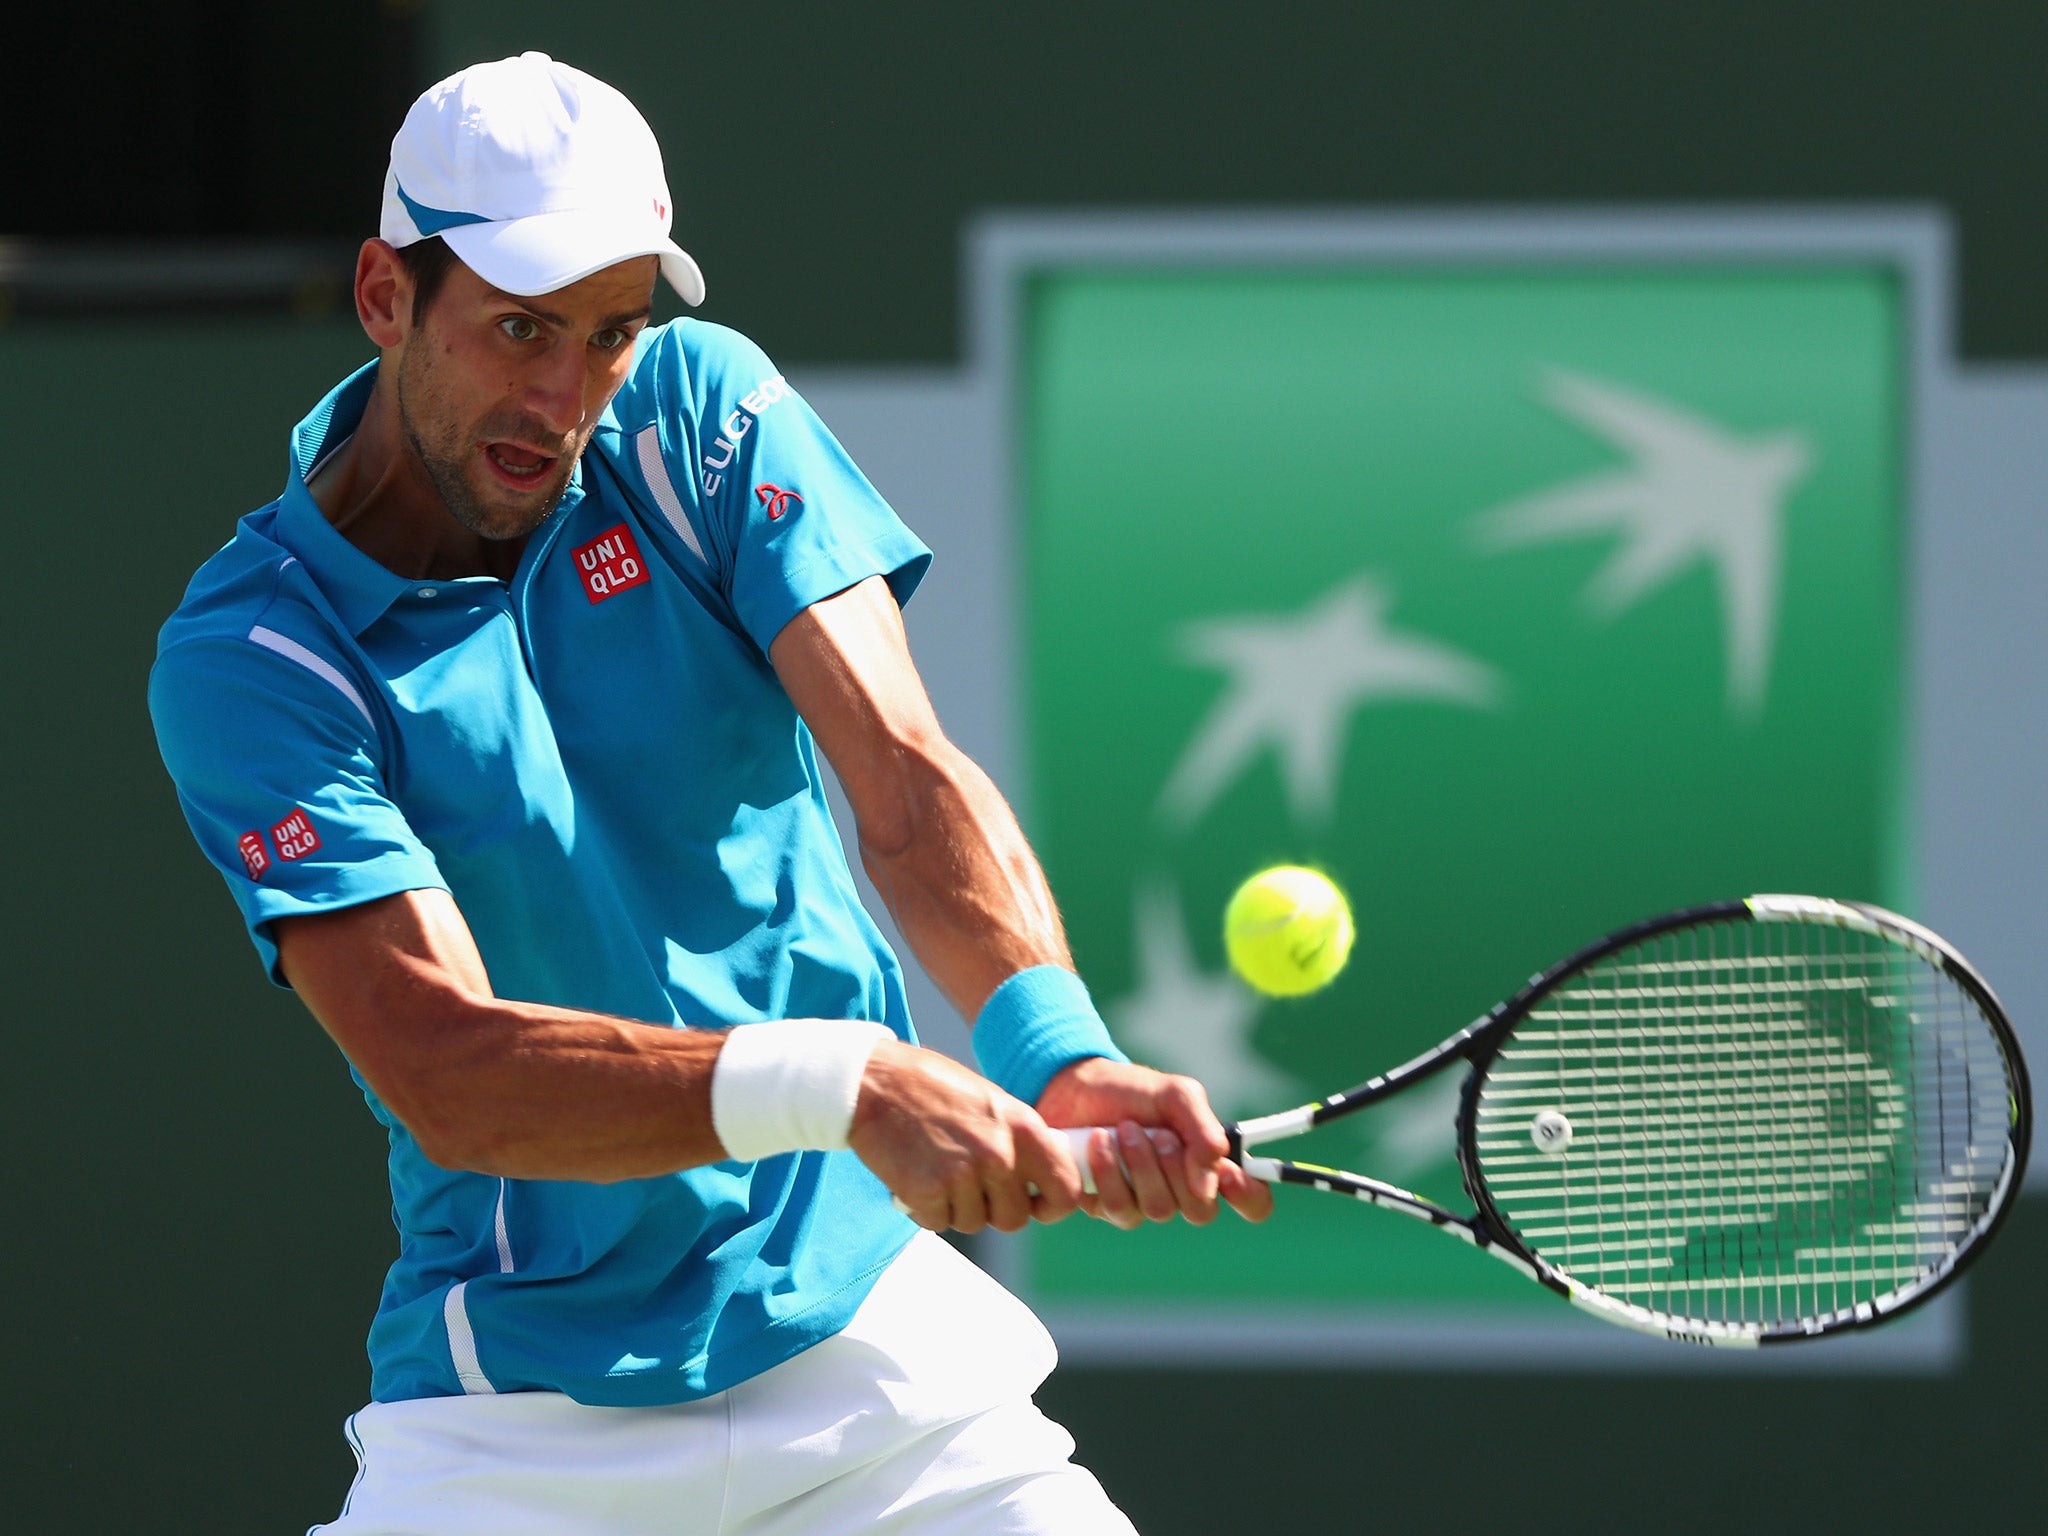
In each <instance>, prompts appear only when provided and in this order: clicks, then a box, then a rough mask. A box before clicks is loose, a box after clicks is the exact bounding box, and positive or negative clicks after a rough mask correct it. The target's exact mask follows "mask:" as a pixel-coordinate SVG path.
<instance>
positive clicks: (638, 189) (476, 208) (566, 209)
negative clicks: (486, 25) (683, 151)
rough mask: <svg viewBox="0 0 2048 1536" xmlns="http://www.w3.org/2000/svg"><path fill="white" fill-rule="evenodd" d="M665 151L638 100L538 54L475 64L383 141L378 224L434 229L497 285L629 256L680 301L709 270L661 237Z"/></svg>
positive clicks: (579, 271)
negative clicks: (652, 269) (387, 156)
mask: <svg viewBox="0 0 2048 1536" xmlns="http://www.w3.org/2000/svg"><path fill="white" fill-rule="evenodd" d="M672 222H673V221H672V219H671V217H670V204H669V196H668V182H667V181H666V180H664V179H663V176H662V171H661V147H660V146H659V145H658V144H656V143H655V142H654V132H653V130H652V129H650V128H649V127H648V126H647V121H646V119H645V118H643V117H641V115H640V114H639V112H638V111H637V110H635V108H634V106H633V103H631V102H630V101H628V100H626V98H625V97H624V96H623V95H621V94H620V93H619V92H618V91H616V90H614V89H613V88H612V87H611V86H609V85H606V84H605V83H604V82H603V81H602V80H598V79H595V78H593V77H592V76H590V75H586V74H585V73H583V71H582V70H580V69H572V68H570V67H569V66H568V65H567V64H557V63H556V62H555V61H554V60H553V59H551V58H549V57H548V56H547V55H546V54H544V53H522V54H521V55H519V57H518V58H516V59H499V60H498V61H497V62H496V63H493V64H473V65H471V66H470V67H469V68H468V69H464V70H459V71H457V72H456V73H455V74H452V75H450V76H449V77H448V78H447V79H446V80H443V81H442V82H441V83H440V84H439V85H436V86H433V87H431V88H430V89H429V90H427V91H426V92H425V94H423V95H422V96H421V97H420V99H419V100H418V101H416V102H414V103H413V104H412V110H411V111H410V112H408V113H406V115H405V123H404V125H403V126H401V127H400V128H399V130H398V136H397V137H396V138H394V139H393V140H392V141H391V170H390V172H389V173H388V174H387V175H386V176H385V178H384V217H383V222H382V225H381V227H380V228H379V231H378V233H380V234H381V235H382V236H383V237H384V238H385V239H386V240H387V241H389V242H390V243H391V244H392V245H395V246H407V245H411V244H412V243H413V242H414V241H416V240H424V239H426V238H427V237H428V236H429V235H439V236H440V237H441V238H442V239H443V240H445V241H447V242H448V245H449V247H450V249H452V250H453V251H454V252H455V254H456V255H457V256H459V257H461V258H462V260H463V262H464V263H465V264H466V265H467V266H468V267H469V269H470V270H471V271H472V272H474V273H476V274H477V276H479V277H481V278H482V279H483V280H484V281H485V282H487V283H489V284H490V285H491V286H492V287H494V288H500V289H503V290H504V291H505V292H506V293H516V294H519V295H521V296H522V297H528V298H530V297H532V296H533V295H535V294H541V293H552V292H554V291H555V290H556V289H557V288H565V287H567V286H568V285H569V284H570V283H573V282H576V281H577V280H578V279H580V278H585V277H588V276H590V274H591V273H593V272H598V271H602V270H603V269H604V268H606V267H609V266H611V265H613V264H614V263H617V262H621V261H625V260H627V259H628V258H630V257H633V256H658V257H660V258H661V275H662V276H663V277H665V278H667V279H668V281H669V286H670V287H672V288H674V289H675V291H676V292H677V293H679V294H681V295H682V296H683V299H684V302H686V303H689V304H701V303H703V302H704V274H703V273H702V272H701V271H699V270H698V268H697V263H696V262H695V261H693V260H691V259H690V257H689V255H688V253H686V252H685V251H684V250H683V248H682V247H681V246H679V245H677V244H676V243H675V241H674V240H672V239H671V238H669V230H670V228H671V226H672Z"/></svg>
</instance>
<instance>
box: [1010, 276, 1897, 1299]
mask: <svg viewBox="0 0 2048 1536" xmlns="http://www.w3.org/2000/svg"><path fill="white" fill-rule="evenodd" d="M1901 310H1902V297H1901V292H1900V285H1899V281H1898V278H1897V276H1896V274H1895V273H1894V272H1893V271H1891V270H1888V269H1886V268H1884V267H1881V266H1878V265H1874V264H1866V265H1857V264H1851V263H1844V264H1840V265H1832V266H1830V265H1815V264H1807V265H1791V264H1781V265H1777V266H1771V265H1768V264H1760V265H1730V264H1721V265H1705V264H1703V265H1701V266H1698V267H1685V266H1678V265H1673V264H1670V263H1668V262H1667V263H1665V264H1661V265H1636V266H1630V265H1625V264H1624V265H1614V264H1604V265H1603V264H1598V263H1593V262H1588V263H1586V264H1583V265H1578V266H1573V265H1569V264H1563V265H1560V264H1556V263H1553V264H1549V265H1546V266H1541V267H1529V268H1523V269H1517V268H1515V267H1513V266H1511V265H1501V266H1495V267H1489V268H1473V267H1465V268H1447V269H1438V270H1430V269H1428V268H1426V267H1413V268H1405V269H1400V268H1388V267H1384V266H1382V267H1371V266H1357V265H1354V266H1349V267H1345V266H1324V267H1317V268H1289V267H1285V266H1269V267H1258V266H1245V265H1238V266H1210V267H1203V266H1188V265H1161V266H1158V267H1154V268H1148V267H1144V266H1142V265H1128V264H1127V265H1121V266H1103V267H1092V268H1091V267H1089V266H1086V265H1076V266H1073V267H1070V268H1065V269H1060V268H1040V269H1039V270H1038V271H1037V272H1035V273H1034V274H1033V275H1032V277H1031V278H1030V280H1029V281H1028V283H1027V284H1026V285H1025V287H1024V289H1023V292H1022V296H1021V305H1020V308H1019V311H1018V320H1019V329H1018V331H1017V354H1016V368H1015V377H1016V380H1017V383H1018V386H1019V388H1020V390H1021V405H1022V410H1021V416H1020V418H1019V421H1018V431H1019V434H1020V436H1019V443H1020V463H1019V468H1020V472H1021V487H1022V508H1023V519H1022V528H1023V533H1024V551H1025V561H1026V594H1027V595H1026V607H1025V622H1026V631H1027V650H1026V656H1027V666H1028V683H1027V687H1028V723H1029V752H1030V762H1031V785H1032V797H1031V810H1032V822H1033V826H1032V831H1033V836H1034V840H1035V842H1036V844H1037V846H1038V848H1039V850H1040V851H1041V853H1042V855H1043V856H1044V858H1045V861H1046V864H1047V866H1048V868H1049V870H1050V872H1051V875H1052V879H1053V883H1054V888H1055V889H1056V891H1057V892H1058V894H1059V898H1060V902H1061V905H1062V908H1063V910H1064V912H1065V915H1066V919H1067V924H1068V929H1069V932H1070V934H1071V936H1072V940H1073V944H1074V950H1075V954H1076V957H1077V960H1078V962H1079V964H1080V966H1081V969H1082V971H1083V973H1084V975H1085V976H1086V977H1087V978H1088V980H1089V983H1090V985H1091V986H1092V987H1093V988H1094V990H1095V993H1096V996H1097V998H1098V1000H1099V1001H1100V1002H1101V1003H1102V1004H1103V1005H1104V1008H1105V1012H1106V1013H1107V1014H1108V1016H1109V1018H1110V1020H1111V1023H1112V1026H1113V1027H1114V1028H1115V1029H1116V1031H1117V1032H1118V1034H1119V1037H1120V1038H1121V1040H1122V1041H1123V1043H1124V1044H1125V1046H1126V1047H1127V1048H1128V1049H1129V1050H1130V1051H1131V1053H1132V1054H1133V1055H1134V1056H1135V1057H1137V1058H1139V1059H1141V1060H1145V1061H1149V1062H1152V1063H1154V1064H1157V1065H1160V1066H1165V1067H1171V1068H1174V1069H1177V1070H1181V1071H1186V1072H1190V1073H1192V1074H1194V1075H1196V1076H1198V1077H1200V1078H1201V1079H1203V1081H1204V1082H1206V1083H1207V1084H1208V1086H1209V1088H1210V1091H1211V1093H1212V1095H1213V1096H1214V1097H1215V1099H1216V1100H1217V1101H1218V1103H1219V1105H1220V1107H1221V1108H1222V1110H1223V1111H1224V1112H1225V1114H1226V1115H1230V1116H1239V1115H1246V1114H1253V1113H1259V1112H1264V1111H1270V1110H1274V1109H1280V1108H1285V1107H1288V1106H1289V1105H1292V1104H1294V1103H1298V1102H1301V1101H1302V1100H1305V1099H1307V1098H1310V1097H1313V1096H1315V1095H1316V1094H1318V1093H1321V1092H1327V1091H1330V1090H1333V1089H1335V1088H1339V1087H1343V1086H1347V1085H1349V1084H1350V1083H1352V1082H1354V1081H1356V1080H1357V1079H1359V1078H1361V1077H1364V1076H1367V1075H1370V1074H1371V1073H1373V1072H1376V1071H1379V1070H1382V1069H1384V1068H1386V1067H1389V1066H1392V1065H1394V1064H1395V1063H1398V1062H1400V1061H1403V1060H1406V1059H1407V1058H1408V1057H1410V1056H1411V1055H1413V1054H1415V1053H1417V1052H1419V1051H1421V1050H1422V1049H1424V1048H1426V1047H1428V1046H1429V1045H1431V1044H1433V1043H1435V1042H1436V1041H1437V1040H1439V1039H1441V1038H1442V1037H1444V1036H1445V1035H1447V1034H1449V1033H1451V1032H1452V1031H1453V1030H1454V1029H1456V1028H1458V1027H1460V1026H1462V1025H1463V1024H1465V1023H1468V1022H1470V1020H1471V1019H1472V1018H1473V1017H1475V1016H1476V1015H1477V1014H1479V1013H1480V1012H1482V1011H1483V1010H1484V1009H1485V1008H1487V1007H1488V1006H1489V1005H1491V1004H1492V1003H1493V1002H1494V1001H1496V1000H1497V999H1499V998H1500V997H1502V996H1505V995H1506V994H1507V993H1508V992H1509V991H1510V990H1512V989H1513V988H1514V987H1515V986H1516V985H1518V984H1519V983H1520V982H1521V981H1522V980H1523V979H1524V978H1526V977H1527V976H1528V975H1529V973H1531V972H1532V971H1534V970H1536V969H1538V968H1540V967H1542V966H1544V965H1546V964H1548V963H1550V962H1551V961H1553V960H1555V959H1558V958H1560V957H1561V956H1562V955H1564V954H1565V953H1566V952H1568V951H1569V950H1571V949H1573V948H1575V947H1576V946H1578V945H1579V944H1581V943H1583V942H1585V941H1587V940H1590V939H1592V938H1594V937H1597V936H1598V935H1599V934H1600V933H1602V932H1604V931H1606V930H1608V929H1611V928H1614V927H1617V926H1619V925H1621V924H1623V923H1626V922H1629V921H1632V920H1634V919H1636V918H1640V917H1644V916H1648V915H1650V914H1653V913H1656V912H1658V911H1661V910H1664V909H1667V908H1671V907H1675V906H1682V905H1686V904H1689V903H1693V902H1697V901H1702V900H1708V899H1714V898H1720V897H1726V896H1731V895H1734V896H1739V895H1745V894H1748V893H1750V892H1752V891H1758V890H1797V891H1812V892H1817V893H1821V894H1827V895H1834V896H1842V897H1853V898H1865V899H1872V900H1877V901H1881V902H1885V903H1886V904H1889V905H1909V903H1908V902H1907V900H1906V893H1905V892H1904V890H1903V889H1902V887H1903V884H1904V881H1905V878H1906V872H1905V870H1904V868H1903V857H1902V847H1903V834H1904V829H1903V826H1902V814H1903V813H1902V806H1903V803H1904V792H1903V785H1902V783H1901V763H1902V760H1903V752H1902V745H1901V732H1902V713H1903V711H1902V664H1901V623H1900V587H1901V574H1900V565H1901V536H1902V535H1901V527H1902V520H1903V514H1902V503H1903V492H1902V486H1903V483H1904V445H1905V434H1904V428H1903V425H1902V423H1903V420H1904V414H1905V406H1906V400H1905V391H1906V387H1907V386H1906V380H1907V369H1906V362H1905V357H1904V350H1903V349H1904V345H1905V342H1904V336H1903V330H1904V326H1903V321H1902V316H1901ZM1282 861H1285V862H1308V863H1314V864H1317V865H1319V866H1321V867H1323V868H1325V869H1327V870H1328V871H1329V872H1331V873H1332V874H1333V875H1335V876H1336V877H1337V879H1338V880H1339V881H1340V883H1342V884H1343V885H1344V886H1345V887H1346V888H1347V890H1348V891H1349V893H1350V896H1351V898H1352V901H1353V904H1354V906H1355V908H1356V911H1357V916H1358V921H1359V929H1360V935H1361V937H1360V940H1359V944H1358V948H1357V950H1356V952H1355V955H1354V958H1353V960H1352V962H1351V965H1350V968H1349V969H1348V970H1347V971H1346V972H1345V974H1344V975H1343V976H1342V977H1340V978H1339V980H1338V981H1337V982H1336V983H1335V984H1334V985H1333V986H1331V987H1330V988H1328V989H1327V990H1326V991H1325V992H1323V993H1321V994H1318V995H1316V996H1314V997H1311V998H1308V999H1305V1000H1299V1001H1264V1000H1261V999H1258V998H1256V997H1254V996H1253V995H1252V994H1250V993H1249V992H1248V991H1246V990H1245V989H1244V988H1243V987H1242V986H1241V985H1239V984H1238V983H1236V982H1235V981H1234V980H1233V979H1231V978H1230V977H1229V976H1228V975H1227V974H1226V971H1225V966H1224V961H1223V956H1222V938H1221V933H1220V917H1221V912H1222V909H1223V904H1224V902H1225V900H1226V899H1227V897H1228V895H1229V893H1230V891H1231V890H1232V888H1233V887H1234V886H1235V885H1236V883H1237V882H1238V881H1239V880H1241V879H1242V878H1243V877H1244V876H1245V875H1247V874H1249V873H1250V872H1251V871H1253V870H1254V869H1257V868H1259V867H1261V866H1263V865H1266V864H1269V863H1275V862H1282ZM1456 1076H1457V1074H1452V1075H1451V1076H1450V1077H1448V1078H1446V1079H1445V1080H1444V1081H1443V1082H1441V1083H1440V1084H1435V1083H1433V1084H1429V1085H1425V1086H1423V1087H1421V1088H1418V1089H1417V1090H1414V1091H1412V1092H1411V1093H1409V1094H1406V1095H1403V1096H1401V1097H1400V1098H1398V1099H1396V1100H1394V1101H1392V1102H1390V1103H1389V1104H1388V1105H1386V1106H1384V1107H1383V1108H1381V1109H1379V1110H1376V1111H1373V1112H1371V1113H1369V1114H1368V1115H1365V1116H1362V1117H1359V1118H1358V1119H1356V1120H1352V1121H1347V1122H1340V1123H1339V1124H1337V1125H1335V1126H1332V1127H1330V1128H1328V1129H1326V1130H1325V1131H1323V1132H1321V1133H1318V1137H1317V1138H1311V1139H1309V1140H1307V1141H1304V1142H1302V1143H1297V1144H1294V1146H1296V1147H1298V1148H1299V1151H1298V1152H1290V1154H1289V1155H1300V1156H1310V1157H1317V1158H1318V1159H1319V1160H1321V1161H1325V1162H1334V1163H1337V1164H1340V1165H1342V1166H1346V1167H1351V1168H1356V1169H1358V1170H1360V1171H1362V1172H1367V1173H1371V1174H1375V1175H1377V1176H1381V1177H1385V1178H1390V1179H1392V1180H1394V1181H1396V1182H1402V1183H1407V1184H1409V1185H1411V1186H1412V1187H1414V1188H1416V1189H1418V1190H1420V1191H1421V1192H1423V1193H1425V1194H1429V1195H1431V1196H1434V1197H1436V1198H1439V1199H1444V1200H1447V1201H1449V1202H1451V1203H1453V1204H1454V1205H1455V1204H1459V1203H1461V1202H1462V1200H1463V1196H1462V1194H1461V1193H1460V1185H1459V1179H1458V1174H1457V1167H1456V1162H1455V1159H1454V1156H1453V1154H1452V1151H1451V1121H1452V1115H1453V1111H1454V1099H1455V1094H1456V1090H1457V1087H1458V1083H1457V1082H1456V1081H1455V1077H1456ZM1279 1204H1280V1210H1279V1213H1278V1214H1277V1215H1276V1216H1275V1217H1274V1219H1273V1221H1272V1222H1271V1224H1270V1225H1269V1226H1267V1227H1265V1228H1263V1229H1253V1228H1249V1227H1247V1226H1245V1225H1244V1224H1242V1223H1239V1222H1236V1221H1234V1220H1225V1221H1223V1222H1221V1223H1219V1224H1218V1225H1217V1226H1215V1227H1212V1228H1209V1229H1206V1230H1194V1229H1190V1228H1187V1227H1184V1226H1176V1227H1167V1228H1152V1229H1148V1230H1146V1231H1143V1232H1140V1233H1134V1234H1126V1233H1121V1232H1116V1231H1113V1230H1109V1229H1106V1228H1103V1227H1099V1226H1095V1225H1091V1224H1088V1223H1083V1222H1067V1223H1064V1224H1062V1225H1060V1226H1058V1227H1054V1228H1050V1229H1044V1230H1039V1231H1035V1232H1034V1233H1032V1234H1031V1236H1030V1238H1029V1239H1028V1253H1027V1256H1026V1265H1027V1276H1028V1282H1029V1285H1030V1288H1031V1290H1032V1292H1033V1294H1034V1295H1035V1296H1036V1297H1037V1298H1039V1299H1040V1300H1042V1301H1046V1302H1050V1303H1052V1304H1054V1305H1055V1306H1058V1305H1060V1304H1092V1303H1103V1302H1114V1303H1121V1304H1145V1305H1148V1306H1154V1305H1159V1304H1165V1303H1175V1302H1180V1303H1204V1304H1215V1303H1219V1302H1229V1301H1232V1300H1252V1299H1257V1300H1265V1301H1276V1300H1277V1301H1289V1300H1291V1301H1297V1302H1302V1303H1352V1304H1361V1305H1363V1306H1365V1307H1367V1308H1379V1309H1393V1310H1397V1311H1399V1312H1400V1313H1402V1314H1404V1315H1412V1314H1414V1313H1416V1312H1417V1311H1423V1312H1427V1311H1428V1310H1429V1309H1463V1310H1465V1311H1467V1312H1469V1311H1470V1310H1471V1309H1472V1308H1473V1307H1474V1306H1475V1304H1477V1305H1483V1306H1484V1307H1485V1309H1486V1310H1487V1311H1488V1312H1489V1313H1497V1314H1498V1315H1501V1316H1504V1317H1510V1318H1511V1317H1513V1316H1519V1315H1523V1314H1522V1313H1521V1312H1520V1311H1518V1310H1517V1309H1543V1308H1555V1307H1556V1302H1555V1299H1554V1298H1550V1297H1547V1296H1546V1295H1545V1294H1544V1293H1542V1292H1541V1291H1540V1290H1538V1289H1536V1288H1534V1287H1531V1286H1528V1285H1527V1284H1526V1282H1523V1281H1521V1280H1519V1279H1517V1278H1516V1277H1514V1276H1513V1275H1512V1274H1510V1273H1509V1272H1507V1271H1506V1270H1505V1269H1504V1268H1503V1267H1502V1266H1500V1265H1498V1264H1495V1263H1492V1262H1490V1261H1488V1260H1487V1259H1486V1258H1485V1257H1483V1256H1481V1255H1478V1254H1475V1253H1474V1252H1472V1251H1471V1250H1470V1249H1468V1248H1466V1247H1465V1246H1464V1245H1462V1244H1456V1243H1450V1242H1446V1241H1445V1240H1444V1239H1443V1238H1442V1236H1440V1235H1438V1234H1435V1233H1433V1232H1431V1231H1429V1230H1428V1229H1427V1228H1426V1227H1425V1226H1423V1225H1421V1224H1419V1223H1414V1222H1409V1221H1404V1220H1402V1219H1401V1218H1399V1217H1398V1216H1395V1215H1393V1214H1391V1213H1386V1212H1378V1211H1371V1210H1366V1209H1362V1208H1360V1207H1356V1206H1353V1205H1350V1204H1348V1203H1345V1202H1341V1201H1337V1200H1332V1199H1329V1198H1326V1197H1315V1196H1308V1195H1303V1194H1300V1193H1299V1192H1293V1193H1289V1192H1283V1193H1282V1194H1281V1196H1280V1201H1279ZM1389 1315H1391V1312H1390V1313H1389Z"/></svg>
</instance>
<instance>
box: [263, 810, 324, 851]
mask: <svg viewBox="0 0 2048 1536" xmlns="http://www.w3.org/2000/svg"><path fill="white" fill-rule="evenodd" d="M270 840H271V841H272V842H273V843H275V844H277V856H278V857H279V858H280V859H303V858H304V857H305V856H306V855H307V854H309V853H311V852H312V851H313V850H314V849H315V848H318V847H319V846H320V834H319V833H318V832H315V831H314V830H313V818H312V817H310V816H308V815H307V814H306V813H305V812H304V811H300V810H294V811H293V812H292V813H291V815H289V816H287V817H285V819H284V820H283V821H280V822H279V823H278V824H277V825H276V826H274V827H272V828H271V829H270Z"/></svg>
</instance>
